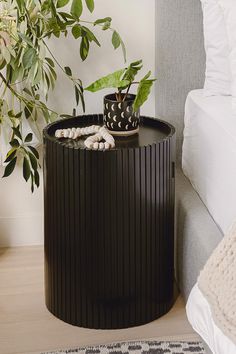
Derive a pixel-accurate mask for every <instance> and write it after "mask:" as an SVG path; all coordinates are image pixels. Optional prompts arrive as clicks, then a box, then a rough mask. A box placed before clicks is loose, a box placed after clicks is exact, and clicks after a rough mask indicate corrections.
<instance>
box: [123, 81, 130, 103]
mask: <svg viewBox="0 0 236 354" xmlns="http://www.w3.org/2000/svg"><path fill="white" fill-rule="evenodd" d="M130 87H131V83H130V84H129V86H128V88H127V91H126V93H125V95H124V98H123V102H124V101H125V100H126V98H127V96H128V94H129V90H130Z"/></svg>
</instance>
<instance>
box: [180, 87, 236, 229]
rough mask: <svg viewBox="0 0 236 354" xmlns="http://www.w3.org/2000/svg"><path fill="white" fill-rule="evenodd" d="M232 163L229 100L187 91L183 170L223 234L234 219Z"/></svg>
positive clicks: (235, 158) (235, 126) (235, 157)
mask: <svg viewBox="0 0 236 354" xmlns="http://www.w3.org/2000/svg"><path fill="white" fill-rule="evenodd" d="M235 162H236V119H235V116H233V114H232V106H231V97H229V96H211V97H204V93H203V90H194V91H191V92H190V93H189V95H188V97H187V100H186V107H185V128H184V142H183V157H182V166H183V171H184V174H185V175H186V176H187V178H188V179H189V180H190V182H191V184H192V186H193V187H194V189H195V190H196V191H197V193H198V194H199V196H200V198H201V199H202V201H203V203H204V204H205V205H206V207H207V208H208V210H209V212H210V214H211V215H212V217H213V219H214V220H215V222H216V223H217V225H218V226H219V228H220V229H221V230H222V232H223V233H225V232H227V230H228V228H229V227H230V225H231V224H232V223H233V221H234V219H235V218H236V203H235V200H236V183H235V181H236V163H235Z"/></svg>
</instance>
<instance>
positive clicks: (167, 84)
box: [156, 0, 205, 157]
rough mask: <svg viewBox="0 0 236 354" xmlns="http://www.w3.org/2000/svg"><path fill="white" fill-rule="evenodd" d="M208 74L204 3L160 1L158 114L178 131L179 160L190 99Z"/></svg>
mask: <svg viewBox="0 0 236 354" xmlns="http://www.w3.org/2000/svg"><path fill="white" fill-rule="evenodd" d="M204 72H205V52H204V44H203V28H202V11H201V3H200V0H156V77H157V79H158V80H157V84H156V85H157V86H156V97H157V99H156V115H157V116H160V117H162V118H163V119H165V120H167V121H169V122H170V123H172V124H174V126H175V127H176V128H177V153H178V157H180V153H181V145H182V132H183V118H184V104H185V100H186V96H187V94H188V92H189V91H191V90H192V89H196V88H202V87H203V81H204Z"/></svg>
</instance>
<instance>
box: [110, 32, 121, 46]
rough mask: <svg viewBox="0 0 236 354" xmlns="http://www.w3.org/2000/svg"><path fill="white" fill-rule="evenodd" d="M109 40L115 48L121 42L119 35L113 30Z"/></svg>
mask: <svg viewBox="0 0 236 354" xmlns="http://www.w3.org/2000/svg"><path fill="white" fill-rule="evenodd" d="M111 41H112V44H113V47H114V48H115V49H117V48H119V46H120V44H121V41H120V35H119V34H118V33H117V32H116V31H114V32H113V34H112V39H111Z"/></svg>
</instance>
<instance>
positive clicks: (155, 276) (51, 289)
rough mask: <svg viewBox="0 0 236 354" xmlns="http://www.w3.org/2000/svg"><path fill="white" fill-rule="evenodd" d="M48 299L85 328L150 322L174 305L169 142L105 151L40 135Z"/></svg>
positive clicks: (49, 304) (61, 315)
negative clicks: (84, 147)
mask: <svg viewBox="0 0 236 354" xmlns="http://www.w3.org/2000/svg"><path fill="white" fill-rule="evenodd" d="M45 151H46V155H45V169H44V171H45V284H46V304H47V307H48V309H49V311H51V312H52V313H53V314H54V315H55V316H57V317H58V318H60V319H62V320H63V321H66V322H68V323H70V324H73V325H77V326H81V327H88V328H106V329H108V328H110V329H112V328H125V327H131V326H137V325H141V324H144V323H147V322H150V321H152V320H154V319H156V318H158V317H160V316H161V315H163V314H164V313H166V312H167V311H168V310H169V308H170V307H171V305H172V302H173V281H174V261H173V259H174V257H173V253H174V176H173V159H172V140H171V139H168V140H165V141H163V143H160V144H157V145H155V144H153V145H152V146H148V147H141V148H139V149H121V150H114V151H113V150H112V151H108V152H99V151H97V152H96V151H88V150H82V149H72V148H68V147H66V146H64V145H63V144H57V143H55V142H54V141H50V140H45Z"/></svg>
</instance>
